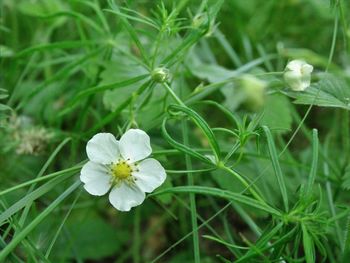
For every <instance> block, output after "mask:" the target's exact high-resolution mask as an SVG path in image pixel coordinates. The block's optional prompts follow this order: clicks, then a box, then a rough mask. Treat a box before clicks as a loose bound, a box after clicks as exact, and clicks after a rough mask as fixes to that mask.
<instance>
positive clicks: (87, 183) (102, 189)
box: [80, 162, 111, 195]
mask: <svg viewBox="0 0 350 263" xmlns="http://www.w3.org/2000/svg"><path fill="white" fill-rule="evenodd" d="M80 181H82V182H83V183H84V188H85V190H86V191H88V192H89V193H90V194H92V195H104V194H105V193H107V192H108V190H109V189H110V188H111V176H110V175H109V174H108V172H107V169H106V167H105V166H103V165H101V164H98V163H93V162H87V163H86V164H85V165H84V166H83V168H82V169H81V172H80Z"/></svg>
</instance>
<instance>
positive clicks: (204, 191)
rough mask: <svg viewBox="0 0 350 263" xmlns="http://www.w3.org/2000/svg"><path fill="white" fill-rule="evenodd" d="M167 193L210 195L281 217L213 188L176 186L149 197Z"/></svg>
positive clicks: (262, 205)
mask: <svg viewBox="0 0 350 263" xmlns="http://www.w3.org/2000/svg"><path fill="white" fill-rule="evenodd" d="M168 193H195V194H203V195H212V196H215V197H219V198H224V199H228V200H230V201H235V202H238V203H241V204H245V205H248V206H252V207H255V208H257V209H260V210H263V211H265V212H268V213H270V214H271V215H274V216H278V217H279V216H281V213H280V212H279V211H278V210H276V209H274V208H272V207H270V206H269V205H267V204H265V203H261V202H259V201H256V200H255V199H252V198H250V197H247V196H244V195H242V194H237V193H233V192H230V191H225V190H222V189H219V188H213V187H205V186H178V187H174V188H169V189H165V190H162V191H157V192H155V193H152V194H150V196H157V195H162V194H168Z"/></svg>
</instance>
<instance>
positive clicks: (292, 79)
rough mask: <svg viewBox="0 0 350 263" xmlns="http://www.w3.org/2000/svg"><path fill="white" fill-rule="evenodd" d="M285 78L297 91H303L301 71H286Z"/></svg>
mask: <svg viewBox="0 0 350 263" xmlns="http://www.w3.org/2000/svg"><path fill="white" fill-rule="evenodd" d="M283 77H284V80H285V82H286V83H287V85H288V86H289V87H290V88H291V89H292V90H295V91H302V90H304V88H303V85H302V81H301V78H302V76H301V73H300V72H297V71H287V72H285V73H284V76H283Z"/></svg>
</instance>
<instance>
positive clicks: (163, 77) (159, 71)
mask: <svg viewBox="0 0 350 263" xmlns="http://www.w3.org/2000/svg"><path fill="white" fill-rule="evenodd" d="M169 76H170V73H169V70H168V69H167V68H155V69H154V70H153V71H152V79H153V80H154V81H155V82H159V83H163V82H166V81H167V80H168V79H169Z"/></svg>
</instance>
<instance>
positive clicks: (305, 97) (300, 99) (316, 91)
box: [283, 75, 350, 110]
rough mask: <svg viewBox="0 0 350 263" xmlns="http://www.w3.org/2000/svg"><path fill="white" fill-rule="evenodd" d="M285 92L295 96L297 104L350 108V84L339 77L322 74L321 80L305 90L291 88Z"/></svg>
mask: <svg viewBox="0 0 350 263" xmlns="http://www.w3.org/2000/svg"><path fill="white" fill-rule="evenodd" d="M283 93H284V94H286V95H287V96H289V97H292V98H294V99H295V100H294V103H296V104H306V105H310V104H314V105H317V106H321V107H335V108H342V109H346V110H350V86H349V85H348V84H347V83H346V82H345V80H343V79H341V78H339V77H335V76H331V75H321V80H320V81H319V82H317V83H315V84H312V85H311V86H310V87H308V88H307V89H306V90H305V91H302V92H297V91H290V90H289V91H284V92H283Z"/></svg>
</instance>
